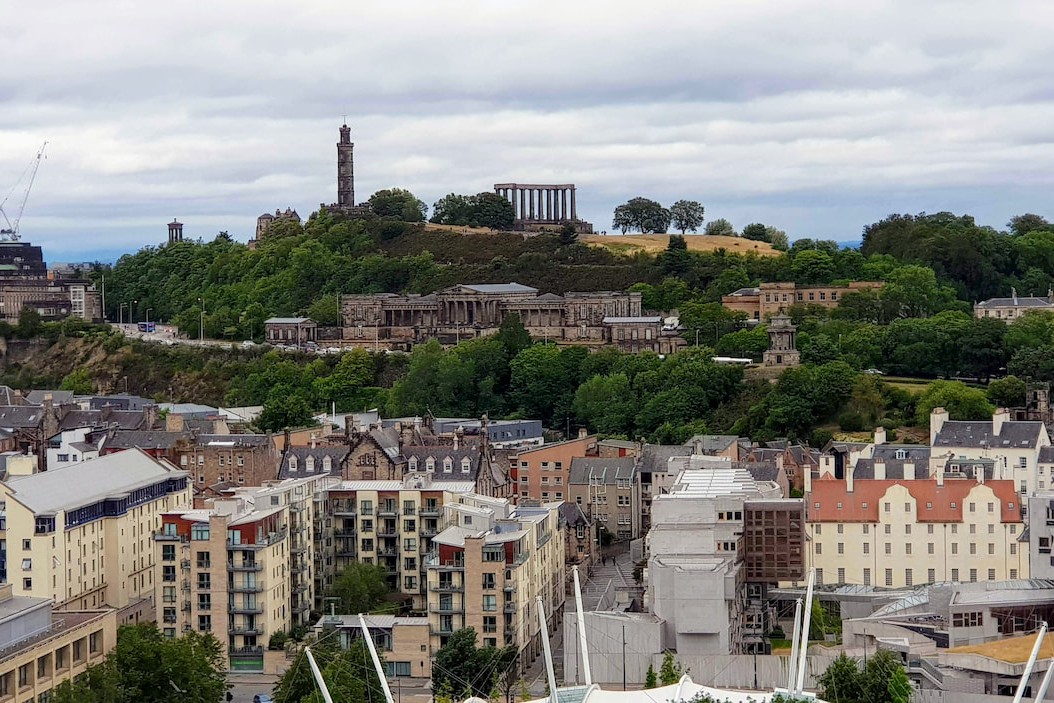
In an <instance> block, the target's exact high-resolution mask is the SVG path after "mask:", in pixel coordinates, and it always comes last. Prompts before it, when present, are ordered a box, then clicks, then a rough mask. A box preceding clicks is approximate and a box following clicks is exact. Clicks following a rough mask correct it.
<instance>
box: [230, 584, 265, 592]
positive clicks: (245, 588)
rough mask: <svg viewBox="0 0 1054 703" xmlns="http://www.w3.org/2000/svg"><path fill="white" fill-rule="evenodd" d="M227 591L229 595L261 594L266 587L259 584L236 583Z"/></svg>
mask: <svg viewBox="0 0 1054 703" xmlns="http://www.w3.org/2000/svg"><path fill="white" fill-rule="evenodd" d="M227 590H228V591H230V592H231V593H263V592H264V591H266V590H267V587H266V586H264V585H263V584H262V583H260V582H256V583H236V584H234V585H233V586H231V587H230V588H228V589H227Z"/></svg>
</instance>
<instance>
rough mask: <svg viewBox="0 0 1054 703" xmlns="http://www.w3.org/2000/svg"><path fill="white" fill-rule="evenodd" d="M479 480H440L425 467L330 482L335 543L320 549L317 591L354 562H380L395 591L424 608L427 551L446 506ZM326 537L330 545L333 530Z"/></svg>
mask: <svg viewBox="0 0 1054 703" xmlns="http://www.w3.org/2000/svg"><path fill="white" fill-rule="evenodd" d="M475 485H476V484H475V482H474V481H472V480H463V481H439V480H435V474H430V473H428V472H425V471H420V472H411V473H408V474H406V476H404V477H403V478H402V479H401V480H372V481H334V482H332V483H330V484H328V486H327V489H326V495H325V501H326V502H325V507H324V511H325V515H326V521H327V523H328V522H329V521H330V519H331V520H332V528H331V529H332V533H331V534H332V545H333V546H332V547H329V546H323V547H321V548H320V549H319V551H318V557H319V562H318V563H317V566H316V577H317V579H318V581H317V582H316V592H317V593H319V594H320V595H321V593H322V592H323V591H326V590H328V589H329V587H330V586H331V585H332V583H333V579H334V578H336V576H337V575H338V574H340V572H341V571H343V570H344V569H345V568H347V567H348V566H349V565H350V564H352V563H355V562H362V563H366V564H377V565H378V566H380V567H382V568H383V569H384V570H385V573H386V574H387V575H388V585H389V586H390V587H391V589H392V591H393V592H394V593H399V594H401V595H402V596H403V597H404V598H405V600H406V601H407V603H408V605H409V606H410V609H412V610H414V611H417V612H421V611H424V609H425V606H426V603H427V597H428V591H427V585H426V581H427V579H426V578H425V573H426V572H425V556H426V555H427V554H429V553H430V552H431V551H433V550H434V548H433V544H432V540H433V538H434V537H435V536H436V535H437V534H439V532H441V531H442V530H443V528H444V527H445V523H444V522H443V510H444V506H446V505H448V504H450V503H453V502H457V501H458V500H460V498H461V496H464V495H468V494H471V493H472V491H473V490H474V489H475ZM324 537H325V540H324V541H325V543H326V544H327V545H328V544H329V543H330V539H329V535H328V534H327V535H324ZM319 605H321V603H320V604H319Z"/></svg>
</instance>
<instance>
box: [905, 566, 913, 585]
mask: <svg viewBox="0 0 1054 703" xmlns="http://www.w3.org/2000/svg"><path fill="white" fill-rule="evenodd" d="M911 581H912V575H911V569H904V585H905V586H911V585H912V582H911Z"/></svg>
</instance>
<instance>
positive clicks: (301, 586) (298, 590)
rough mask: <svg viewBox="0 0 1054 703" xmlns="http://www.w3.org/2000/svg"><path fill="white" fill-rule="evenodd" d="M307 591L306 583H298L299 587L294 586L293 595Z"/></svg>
mask: <svg viewBox="0 0 1054 703" xmlns="http://www.w3.org/2000/svg"><path fill="white" fill-rule="evenodd" d="M306 590H307V584H306V583H298V584H297V585H295V586H293V593H303V592H304V591H306Z"/></svg>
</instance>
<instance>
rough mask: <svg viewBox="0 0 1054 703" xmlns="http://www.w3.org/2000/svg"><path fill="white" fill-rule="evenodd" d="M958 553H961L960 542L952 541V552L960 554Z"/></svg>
mask: <svg viewBox="0 0 1054 703" xmlns="http://www.w3.org/2000/svg"><path fill="white" fill-rule="evenodd" d="M958 553H959V543H958V542H952V554H958Z"/></svg>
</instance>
